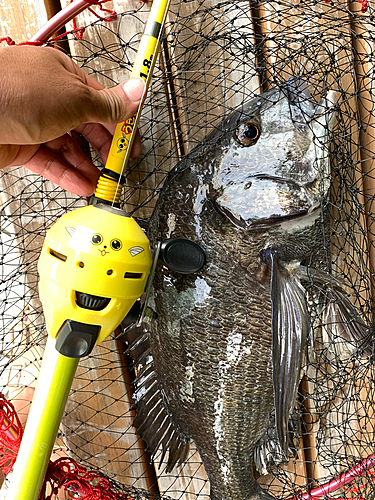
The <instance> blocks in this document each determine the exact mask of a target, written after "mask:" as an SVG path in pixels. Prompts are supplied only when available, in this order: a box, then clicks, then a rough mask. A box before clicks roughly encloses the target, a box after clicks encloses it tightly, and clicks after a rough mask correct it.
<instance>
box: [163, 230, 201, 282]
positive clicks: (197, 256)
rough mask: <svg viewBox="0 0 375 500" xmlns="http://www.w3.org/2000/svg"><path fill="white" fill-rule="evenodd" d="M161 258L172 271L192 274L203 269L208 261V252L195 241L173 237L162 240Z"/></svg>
mask: <svg viewBox="0 0 375 500" xmlns="http://www.w3.org/2000/svg"><path fill="white" fill-rule="evenodd" d="M159 259H161V260H162V261H163V262H164V264H165V265H166V266H167V267H168V268H169V269H170V270H171V271H176V272H177V273H180V274H192V273H196V272H197V271H199V270H200V269H202V267H203V266H204V264H205V262H206V254H205V252H204V250H203V249H202V248H201V247H200V246H199V245H198V244H197V243H195V242H194V241H190V240H187V239H185V238H171V239H168V240H164V241H162V242H161V245H160V253H159Z"/></svg>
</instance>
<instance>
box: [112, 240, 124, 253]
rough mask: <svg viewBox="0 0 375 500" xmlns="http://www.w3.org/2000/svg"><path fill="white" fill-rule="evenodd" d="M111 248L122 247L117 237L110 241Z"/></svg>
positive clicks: (119, 248) (117, 248)
mask: <svg viewBox="0 0 375 500" xmlns="http://www.w3.org/2000/svg"><path fill="white" fill-rule="evenodd" d="M111 248H112V250H121V248H122V243H121V241H120V240H118V239H114V240H112V241H111Z"/></svg>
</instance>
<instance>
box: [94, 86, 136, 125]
mask: <svg viewBox="0 0 375 500" xmlns="http://www.w3.org/2000/svg"><path fill="white" fill-rule="evenodd" d="M145 96H146V84H145V82H144V80H143V79H142V78H140V77H137V78H130V80H127V81H126V82H125V83H121V84H120V85H117V86H116V87H113V88H111V89H103V90H96V91H94V106H93V107H92V108H91V112H90V117H89V121H95V122H99V123H113V124H117V123H120V122H123V121H125V120H127V119H128V118H130V117H131V116H133V115H134V114H135V113H136V112H137V109H138V108H139V106H140V104H141V103H142V102H143V101H144V98H145Z"/></svg>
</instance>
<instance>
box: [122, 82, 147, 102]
mask: <svg viewBox="0 0 375 500" xmlns="http://www.w3.org/2000/svg"><path fill="white" fill-rule="evenodd" d="M123 89H124V92H125V94H126V95H127V96H128V97H129V99H130V100H131V101H133V102H137V101H140V100H141V98H142V96H143V92H144V90H145V82H144V80H143V79H142V78H140V77H137V78H130V80H128V81H127V82H125V83H124V85H123Z"/></svg>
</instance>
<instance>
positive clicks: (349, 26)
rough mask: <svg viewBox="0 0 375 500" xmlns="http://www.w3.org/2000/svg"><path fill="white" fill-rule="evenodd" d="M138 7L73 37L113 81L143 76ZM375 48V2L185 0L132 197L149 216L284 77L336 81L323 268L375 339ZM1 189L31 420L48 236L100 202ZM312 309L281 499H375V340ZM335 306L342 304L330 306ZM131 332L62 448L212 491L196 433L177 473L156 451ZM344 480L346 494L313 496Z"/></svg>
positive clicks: (5, 315) (272, 480)
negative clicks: (173, 184)
mask: <svg viewBox="0 0 375 500" xmlns="http://www.w3.org/2000/svg"><path fill="white" fill-rule="evenodd" d="M126 5H127V6H126V7H123V10H122V11H121V9H120V8H117V14H118V15H117V18H116V19H115V20H113V21H111V22H107V23H105V22H103V21H101V20H97V21H95V22H93V23H90V24H88V25H87V26H86V31H85V33H84V36H83V39H82V40H77V39H75V38H74V37H73V36H70V35H69V36H68V37H67V39H68V40H69V43H70V50H71V53H72V56H73V57H74V59H75V60H76V62H77V63H78V64H79V65H80V66H82V67H83V68H84V69H85V70H86V71H87V72H89V73H90V74H92V75H93V76H94V77H96V78H97V79H99V80H100V81H101V82H102V83H103V84H104V85H105V86H107V87H109V86H112V85H114V84H115V83H117V82H118V81H120V80H123V79H125V77H126V76H127V75H129V74H130V71H131V67H132V63H133V61H134V57H135V53H136V51H137V49H138V44H139V39H140V36H141V33H142V30H143V26H144V22H145V20H146V19H147V12H148V10H149V6H148V5H147V4H143V3H142V4H141V3H139V4H138V3H136V2H135V1H134V2H132V3H131V5H130V2H129V3H128V4H126ZM363 11H365V12H363ZM82 19H83V18H82ZM82 19H81V21H80V19H78V23H79V22H81V25H82V22H84V21H82ZM86 19H88V18H86ZM86 22H87V23H88V21H86ZM59 43H61V41H60V42H59ZM373 51H374V20H373V15H372V10H371V5H370V6H368V8H367V10H366V6H364V7H363V6H362V5H361V3H359V2H348V3H345V2H336V1H332V2H324V1H315V0H314V1H305V2H299V1H290V2H288V1H270V2H259V3H258V2H253V1H236V2H228V1H222V2H219V1H216V0H201V1H190V0H187V1H181V2H180V1H178V2H177V1H174V2H172V6H171V8H170V13H169V15H168V19H167V23H166V31H165V35H164V38H163V42H162V48H161V56H160V60H159V62H158V63H157V65H156V68H155V72H154V77H153V81H152V84H151V87H150V90H149V92H148V97H147V100H146V104H145V107H144V111H143V114H142V119H141V126H140V129H141V135H142V140H143V150H142V157H141V158H140V159H138V160H136V161H133V162H132V163H131V165H130V168H129V171H128V174H127V183H126V188H125V193H124V194H123V197H122V205H123V207H124V208H125V209H126V210H127V211H128V212H129V213H131V214H133V215H134V216H135V217H137V218H138V220H139V221H140V222H141V224H142V225H143V226H144V227H145V228H147V220H148V218H149V216H150V214H151V213H152V209H153V207H154V204H155V201H156V199H157V197H158V194H159V192H160V189H161V187H162V185H163V181H164V179H165V176H166V174H167V172H168V171H169V170H170V169H171V168H172V167H173V166H174V165H175V164H176V163H177V161H178V160H179V159H180V158H181V157H182V156H183V155H184V154H186V153H187V152H188V151H190V150H191V149H192V148H193V147H194V146H196V145H197V144H199V143H200V141H201V140H202V139H203V138H204V137H205V135H207V133H209V132H210V131H212V130H213V129H214V128H215V127H216V126H217V125H218V124H219V123H220V122H221V120H222V119H223V117H224V116H226V115H227V114H228V113H230V112H231V111H232V110H233V109H235V108H236V107H237V106H239V105H241V104H243V103H244V102H247V101H250V100H251V99H252V98H253V97H255V96H256V95H258V94H260V93H264V92H267V91H268V90H270V89H272V88H279V87H281V88H284V87H283V86H284V84H285V82H287V81H288V80H289V79H290V78H291V77H301V78H302V79H303V81H304V82H305V83H306V84H307V85H308V87H309V89H310V92H311V93H312V96H313V99H314V100H315V102H319V100H320V98H321V97H322V96H324V95H326V94H327V92H328V91H331V90H334V91H336V92H337V102H336V105H335V113H336V119H335V122H334V126H333V130H332V131H331V132H329V131H328V130H327V135H328V136H329V140H328V141H327V142H326V143H324V141H323V142H322V143H321V145H320V147H321V148H322V150H323V153H322V154H323V156H324V157H326V158H328V157H329V159H330V169H329V171H326V172H323V173H321V176H325V178H324V179H321V191H322V197H321V203H322V209H323V211H324V212H326V213H327V214H329V216H328V218H329V221H327V220H326V219H324V217H323V219H324V220H323V219H322V228H321V230H322V233H323V232H324V236H325V252H324V253H323V254H322V255H321V257H320V258H321V262H320V268H321V269H324V270H326V271H329V272H330V273H331V274H333V275H335V276H338V277H339V278H340V280H343V282H344V283H345V289H346V294H347V297H348V298H349V299H350V301H351V302H352V304H354V305H355V306H356V307H357V308H358V310H359V311H360V314H361V317H362V318H363V320H364V321H365V323H366V324H367V325H368V327H369V335H370V336H371V323H372V308H373V301H372V300H373V299H372V296H373V287H374V281H373V276H374V255H375V254H374V232H375V231H374V226H373V213H372V202H373V196H374V193H375V191H374V190H375V178H374V175H373V158H374V157H375V140H374V133H375V128H374V118H373V113H374V66H373V64H374V56H373ZM318 142H319V141H318ZM269 147H270V150H272V139H270V144H269ZM265 154H266V152H265ZM99 163H100V162H98V164H99ZM328 186H329V190H328V191H327V189H326V188H327V187H328ZM327 192H328V193H329V194H328V195H327V194H326V193H327ZM0 196H1V214H0V215H1V219H0V221H1V225H0V231H1V232H0V237H1V239H0V244H1V252H0V255H1V264H2V267H1V273H2V274H1V281H0V293H1V295H0V297H1V305H0V308H1V316H0V317H1V335H0V341H1V350H2V357H1V375H0V376H1V387H2V391H3V392H4V393H5V394H6V395H8V397H9V398H10V399H11V400H13V402H15V403H16V406H17V408H18V410H19V413H20V414H21V416H22V415H24V419H25V418H26V414H27V411H28V406H29V401H30V399H31V397H32V391H33V388H34V386H35V381H36V377H37V375H38V369H39V366H40V362H41V358H42V355H43V349H44V343H45V338H46V330H45V326H44V320H43V314H42V309H41V305H40V302H39V299H38V289H37V284H38V273H37V261H38V258H39V255H40V251H41V246H42V243H43V239H44V235H45V233H46V231H47V230H48V229H49V228H50V227H51V225H52V224H53V223H54V222H55V221H56V220H57V219H58V218H59V217H60V216H61V215H63V214H64V213H66V212H67V211H69V210H73V209H75V208H78V207H81V206H84V205H85V204H87V200H85V199H78V198H76V197H74V196H73V195H70V194H69V193H66V192H63V191H62V190H61V189H59V188H58V187H56V186H55V185H53V184H52V183H50V182H48V181H45V180H43V179H41V178H40V177H38V176H36V175H34V174H31V173H29V172H28V171H26V170H25V169H23V168H22V167H19V168H11V169H10V168H8V169H5V170H3V171H2V172H1V177H0ZM264 203H267V198H265V200H264ZM323 226H324V227H325V228H323ZM327 228H328V229H327ZM311 246H312V247H313V246H314V241H311ZM305 286H306V288H307V290H308V291H309V290H310V288H309V285H308V284H307V285H305ZM322 293H323V295H324V290H323V292H322ZM323 302H324V300H323ZM308 306H309V310H310V314H311V317H312V320H313V330H314V344H313V347H311V346H310V348H309V353H308V357H307V359H308V361H307V362H306V364H305V366H304V368H303V378H302V381H301V384H300V388H299V394H298V397H297V401H296V415H297V417H296V418H295V420H298V421H299V422H300V423H299V424H296V429H300V430H299V431H298V430H296V436H297V437H296V438H295V439H296V440H297V441H298V443H299V444H298V451H297V452H296V454H295V456H294V457H292V458H291V459H290V460H289V462H288V463H284V464H279V465H274V466H272V467H270V468H269V471H268V473H266V471H264V473H265V474H263V475H261V476H260V477H259V479H258V481H259V483H260V484H261V485H262V487H263V488H264V489H265V490H266V491H268V492H269V493H270V494H271V495H272V496H274V497H275V498H278V499H287V498H288V499H289V498H290V499H291V498H342V499H344V498H345V499H351V498H353V499H358V500H359V499H366V500H370V499H372V498H375V487H374V483H373V471H374V470H375V469H372V468H371V467H368V466H367V465H368V463H367V462H366V463H364V462H363V461H364V460H366V459H368V458H369V457H370V458H371V457H372V455H373V453H374V452H375V450H374V444H373V443H374V425H375V415H374V408H375V406H374V405H375V402H374V371H373V359H372V357H371V355H370V354H369V353H368V352H369V350H368V349H367V351H365V350H364V348H363V346H358V345H356V344H355V343H353V342H350V341H348V337H347V334H346V329H347V324H348V322H350V319H348V318H346V320H347V323H345V321H343V320H342V318H337V323H336V324H335V322H332V321H331V322H328V320H327V318H328V317H330V318H332V316H329V311H328V308H329V306H327V305H325V306H324V305H323V306H322V296H321V295H320V294H318V293H316V291H314V290H312V291H311V294H309V296H308ZM322 307H323V309H324V307H326V309H327V311H325V312H324V311H323V313H322ZM267 311H268V309H267V308H266V309H265V312H264V314H268V313H267ZM123 340H124V338H123V337H122V340H115V338H114V337H112V338H110V339H107V340H106V341H105V342H104V343H103V344H102V345H99V346H97V347H96V348H95V349H94V351H93V352H92V354H90V355H89V356H88V357H87V358H85V359H83V360H82V361H81V362H80V365H79V369H78V372H77V376H76V378H75V381H74V384H73V388H72V392H71V395H70V397H69V401H68V404H67V406H66V411H65V414H64V417H63V421H62V424H61V427H60V432H59V436H58V439H57V441H56V446H55V451H56V455H55V457H56V456H71V457H72V458H74V459H75V460H76V461H77V462H78V463H79V464H80V465H82V466H84V467H88V468H90V469H95V470H100V472H101V473H102V474H105V475H106V476H107V477H109V478H110V479H111V480H113V481H114V482H115V483H116V484H117V486H118V488H119V490H118V491H121V490H125V489H127V488H133V490H131V493H130V494H131V495H133V497H135V496H136V495H140V496H149V495H154V496H157V495H159V494H160V495H163V496H170V497H173V498H183V499H193V498H199V499H203V498H208V496H209V483H208V479H207V477H206V475H205V472H204V468H203V465H202V461H201V458H200V456H199V454H198V452H197V451H196V449H195V446H194V444H193V445H192V447H191V451H190V454H189V457H188V460H187V461H186V463H184V464H183V465H182V466H177V467H175V468H174V469H173V470H172V472H168V473H167V472H166V461H165V460H164V462H162V463H161V464H160V463H159V461H158V459H157V456H156V459H155V461H154V462H150V457H149V455H148V453H147V452H146V448H145V444H144V443H143V442H142V441H141V440H140V438H139V437H138V436H137V434H136V431H135V428H134V427H133V425H132V423H133V420H134V416H135V411H134V410H133V409H132V395H131V394H132V380H133V379H134V374H133V372H132V371H131V370H130V369H129V366H130V361H129V359H128V358H127V355H126V354H124V351H125V349H126V344H125V343H124V342H123ZM370 351H371V345H370ZM247 376H249V374H244V377H247ZM202 425H203V423H202ZM244 432H245V429H244ZM235 447H236V443H233V448H235ZM357 464H362V467H361V468H360V469H357V473H353V475H352V479H353V481H352V482H345V481H344V480H343V476H340V474H344V473H346V472H348V471H350V470H352V468H353V467H354V466H355V465H357ZM255 474H256V477H258V476H259V473H257V472H256V473H255ZM340 477H341V485H340ZM337 478H339V480H338V488H337V489H335V490H332V492H330V493H327V491H328V490H326V493H325V492H324V491H323V492H321V496H316V497H315V496H314V497H308V496H305V497H301V495H302V494H303V493H305V492H306V491H308V490H309V489H311V488H317V487H319V486H321V485H326V484H332V483H331V482H332V481H333V480H334V479H337ZM299 495H300V496H299Z"/></svg>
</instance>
